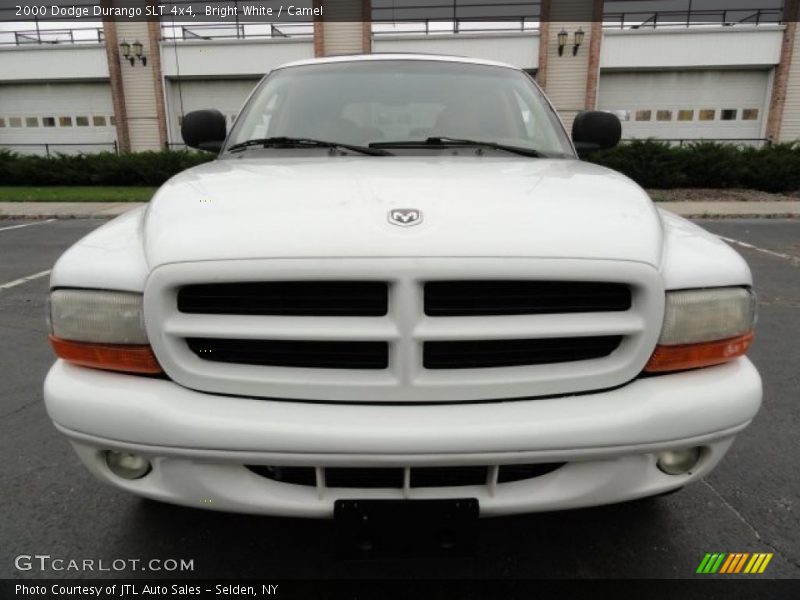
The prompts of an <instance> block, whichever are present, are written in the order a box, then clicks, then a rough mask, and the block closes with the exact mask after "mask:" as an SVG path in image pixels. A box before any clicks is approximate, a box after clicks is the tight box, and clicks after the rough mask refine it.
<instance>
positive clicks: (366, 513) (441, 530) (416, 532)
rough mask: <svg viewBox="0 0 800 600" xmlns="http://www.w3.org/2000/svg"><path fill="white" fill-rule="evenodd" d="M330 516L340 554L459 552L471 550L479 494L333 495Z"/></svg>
mask: <svg viewBox="0 0 800 600" xmlns="http://www.w3.org/2000/svg"><path fill="white" fill-rule="evenodd" d="M333 513H334V521H335V524H336V534H337V535H336V538H337V546H338V550H339V554H340V555H341V556H342V557H344V558H380V557H387V558H396V557H404V556H408V557H419V556H463V555H465V554H466V555H468V554H471V553H472V550H473V547H474V538H475V528H476V525H477V522H478V516H479V514H480V506H479V503H478V499H477V498H454V499H450V498H448V499H432V500H369V499H367V500H358V499H353V500H337V501H336V502H335V503H334V510H333Z"/></svg>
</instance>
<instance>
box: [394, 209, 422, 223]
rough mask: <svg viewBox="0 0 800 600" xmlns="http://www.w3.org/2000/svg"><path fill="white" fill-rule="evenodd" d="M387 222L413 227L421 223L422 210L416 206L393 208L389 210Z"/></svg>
mask: <svg viewBox="0 0 800 600" xmlns="http://www.w3.org/2000/svg"><path fill="white" fill-rule="evenodd" d="M389 223H391V224H392V225H397V226H398V227H413V226H414V225H419V224H420V223H422V211H421V210H417V209H416V208H395V209H394V210H390V211H389Z"/></svg>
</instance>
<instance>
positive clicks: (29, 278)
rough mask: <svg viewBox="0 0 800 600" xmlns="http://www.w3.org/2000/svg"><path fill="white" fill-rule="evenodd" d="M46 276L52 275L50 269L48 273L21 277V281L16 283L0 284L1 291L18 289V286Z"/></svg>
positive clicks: (18, 280) (42, 272)
mask: <svg viewBox="0 0 800 600" xmlns="http://www.w3.org/2000/svg"><path fill="white" fill-rule="evenodd" d="M46 275H50V269H48V270H47V271H40V272H39V273H34V274H33V275H27V276H25V277H20V278H19V279H15V280H14V281H9V282H8V283H3V284H0V291H2V290H7V289H9V288H13V287H17V286H18V285H22V284H23V283H26V282H28V281H32V280H34V279H39V278H40V277H44V276H46Z"/></svg>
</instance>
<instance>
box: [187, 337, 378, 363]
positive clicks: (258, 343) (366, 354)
mask: <svg viewBox="0 0 800 600" xmlns="http://www.w3.org/2000/svg"><path fill="white" fill-rule="evenodd" d="M186 343H187V344H188V346H189V349H190V350H191V351H192V352H193V353H194V354H195V355H196V356H198V357H199V358H201V359H203V360H208V361H213V362H222V363H235V364H243V365H259V366H272V367H299V368H307V369H386V368H388V366H389V344H388V343H386V342H311V341H284V340H238V339H216V338H187V340H186Z"/></svg>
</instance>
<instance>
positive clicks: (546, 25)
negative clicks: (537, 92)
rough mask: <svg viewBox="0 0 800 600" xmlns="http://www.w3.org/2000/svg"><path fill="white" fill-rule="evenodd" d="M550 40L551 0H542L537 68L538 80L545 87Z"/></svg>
mask: <svg viewBox="0 0 800 600" xmlns="http://www.w3.org/2000/svg"><path fill="white" fill-rule="evenodd" d="M549 40H550V0H542V4H541V8H540V15H539V67H538V69H537V70H536V81H537V83H538V84H539V86H540V87H541V88H542V89H543V90H546V89H547V58H548V57H547V48H548V47H549V44H548V42H549Z"/></svg>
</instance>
